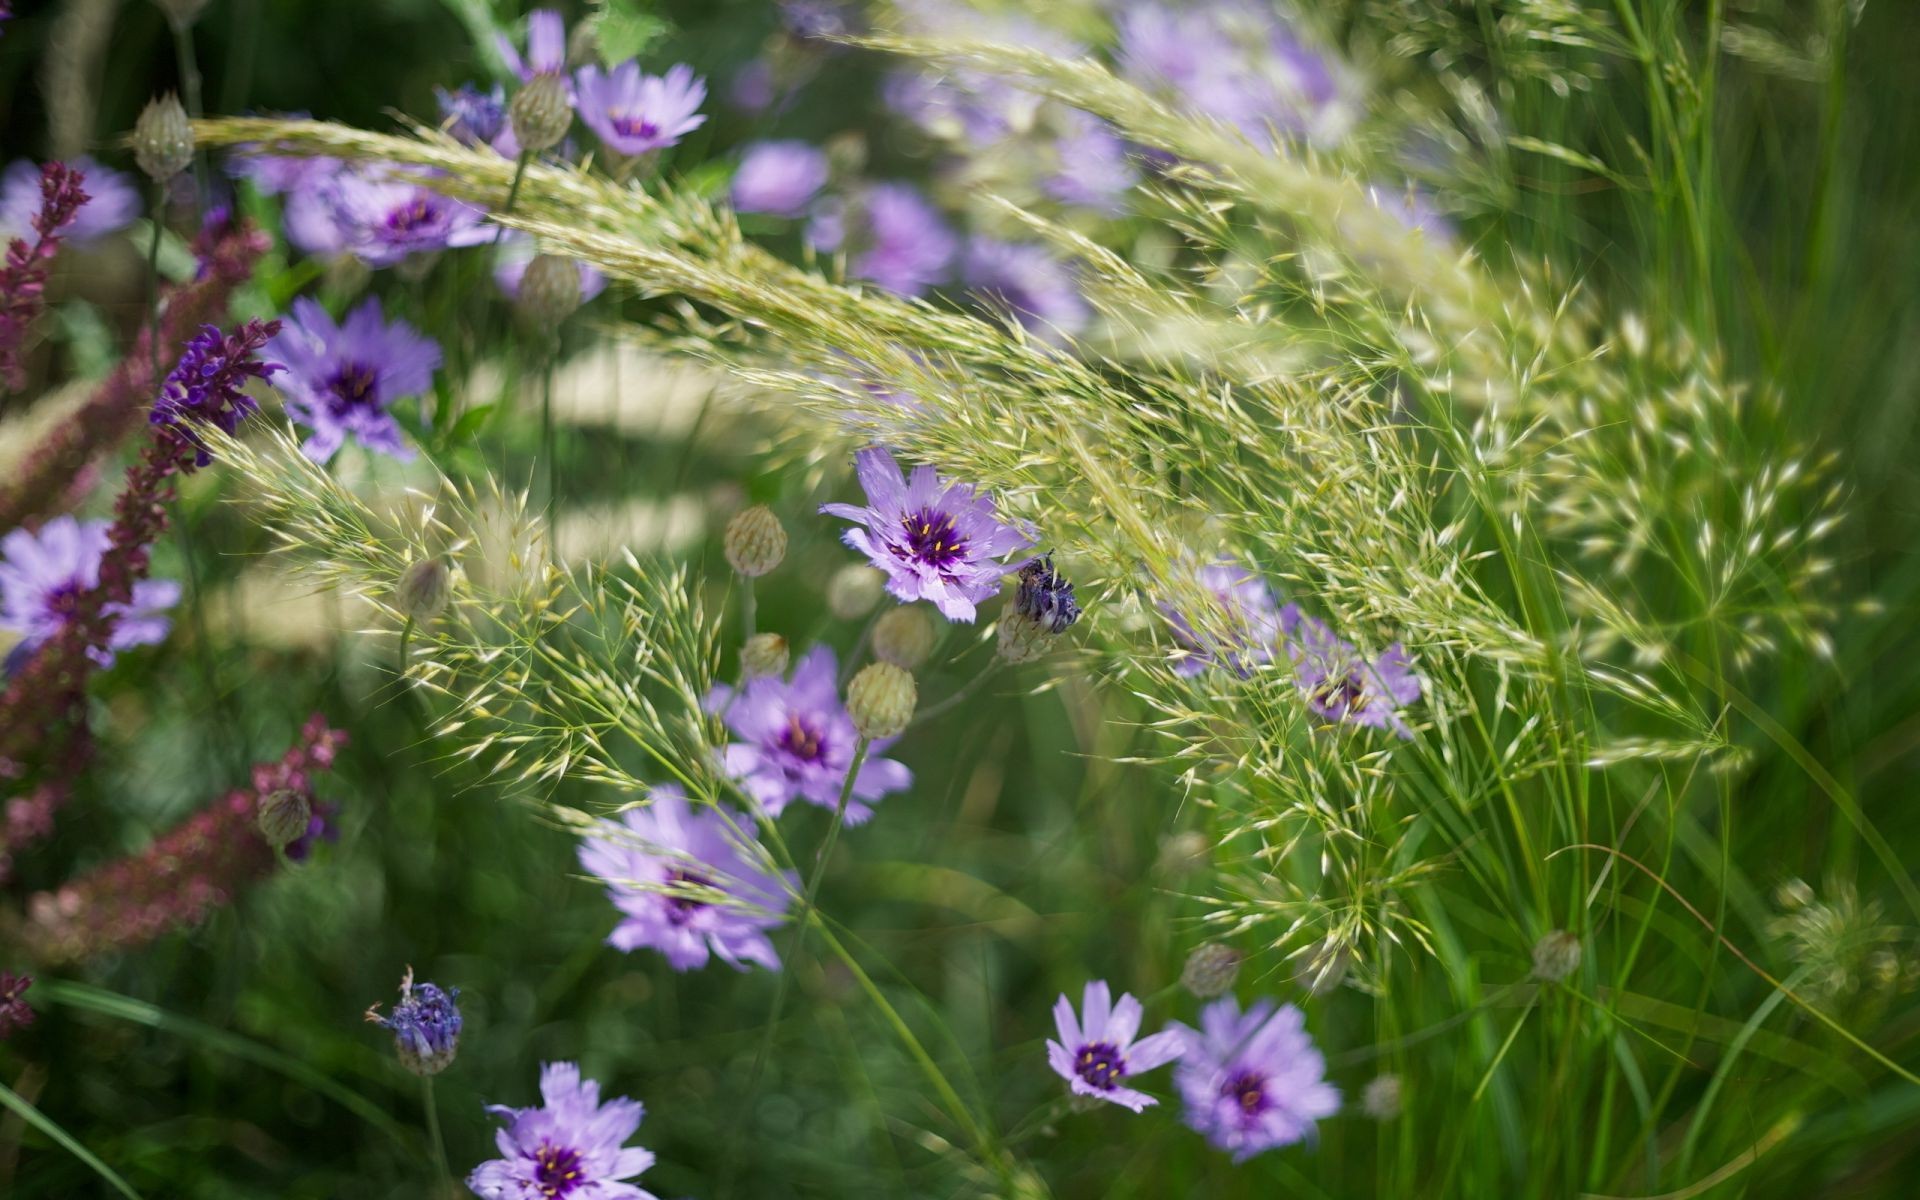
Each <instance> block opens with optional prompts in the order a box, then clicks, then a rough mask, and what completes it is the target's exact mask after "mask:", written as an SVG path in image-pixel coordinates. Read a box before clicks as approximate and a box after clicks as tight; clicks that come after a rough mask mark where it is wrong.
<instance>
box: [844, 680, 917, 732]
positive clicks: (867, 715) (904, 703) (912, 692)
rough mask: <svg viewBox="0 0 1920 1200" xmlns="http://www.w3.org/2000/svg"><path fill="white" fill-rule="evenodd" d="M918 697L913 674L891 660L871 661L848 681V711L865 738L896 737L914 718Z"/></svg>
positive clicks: (856, 727) (854, 724)
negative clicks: (889, 661) (850, 681)
mask: <svg viewBox="0 0 1920 1200" xmlns="http://www.w3.org/2000/svg"><path fill="white" fill-rule="evenodd" d="M919 699H920V692H919V689H918V688H916V687H915V686H914V683H913V676H911V675H909V674H907V673H906V672H905V671H902V670H901V669H900V668H899V667H896V666H894V665H893V664H892V663H886V662H877V663H868V664H867V665H866V666H865V667H863V668H861V670H860V673H859V674H858V675H855V676H854V677H853V682H852V683H850V684H848V685H847V715H848V716H850V717H852V718H853V726H854V728H855V729H858V730H859V731H860V736H861V737H863V738H889V737H894V736H896V735H898V734H899V733H900V732H901V731H902V730H904V729H905V728H906V727H907V722H908V721H911V720H913V708H914V705H915V704H916V703H918V702H919Z"/></svg>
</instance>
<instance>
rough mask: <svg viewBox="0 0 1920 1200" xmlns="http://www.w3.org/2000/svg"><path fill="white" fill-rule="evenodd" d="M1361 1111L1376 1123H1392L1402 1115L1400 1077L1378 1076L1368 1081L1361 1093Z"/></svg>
mask: <svg viewBox="0 0 1920 1200" xmlns="http://www.w3.org/2000/svg"><path fill="white" fill-rule="evenodd" d="M1360 1109H1361V1111H1362V1112H1365V1113H1366V1114H1367V1115H1368V1116H1370V1117H1372V1118H1373V1119H1374V1120H1376V1121H1391V1120H1393V1119H1394V1118H1395V1117H1397V1116H1399V1115H1400V1077H1399V1076H1398V1075H1377V1076H1375V1077H1374V1078H1373V1079H1370V1080H1368V1081H1367V1086H1366V1090H1364V1091H1362V1092H1361V1093H1360Z"/></svg>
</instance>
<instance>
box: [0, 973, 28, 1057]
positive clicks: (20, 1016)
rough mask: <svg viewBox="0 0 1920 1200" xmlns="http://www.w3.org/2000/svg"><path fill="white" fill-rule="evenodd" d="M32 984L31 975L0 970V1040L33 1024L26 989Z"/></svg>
mask: <svg viewBox="0 0 1920 1200" xmlns="http://www.w3.org/2000/svg"><path fill="white" fill-rule="evenodd" d="M32 986H33V976H31V975H15V974H14V973H13V972H12V971H0V1041H5V1040H6V1039H7V1038H8V1036H9V1035H11V1034H12V1033H13V1031H14V1030H16V1029H25V1028H26V1027H27V1026H29V1025H31V1024H33V1009H32V1007H30V1006H29V1005H28V1004H27V989H28V988H30V987H32Z"/></svg>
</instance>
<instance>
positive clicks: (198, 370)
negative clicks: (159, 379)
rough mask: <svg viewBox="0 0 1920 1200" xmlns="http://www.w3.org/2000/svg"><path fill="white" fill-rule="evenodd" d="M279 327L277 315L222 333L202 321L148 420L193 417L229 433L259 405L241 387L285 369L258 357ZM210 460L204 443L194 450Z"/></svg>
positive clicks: (180, 422) (202, 460) (198, 458)
mask: <svg viewBox="0 0 1920 1200" xmlns="http://www.w3.org/2000/svg"><path fill="white" fill-rule="evenodd" d="M279 332H280V322H278V321H258V320H254V321H248V322H247V323H246V324H245V325H242V326H241V327H240V328H239V329H238V330H236V331H235V332H234V333H233V334H232V335H231V336H223V335H222V334H221V332H220V329H219V327H218V326H216V325H203V326H201V327H200V332H199V333H198V334H196V335H195V336H194V338H193V340H192V341H190V342H188V343H187V345H186V349H184V350H182V351H181V352H180V361H179V362H178V363H176V364H175V365H174V368H173V372H172V374H170V375H168V376H167V379H166V382H165V383H164V384H162V385H161V388H160V398H159V399H158V400H156V401H154V404H153V411H152V412H151V413H150V414H148V416H147V421H148V423H149V424H152V425H173V426H184V425H186V423H187V418H192V419H194V420H197V421H205V422H206V423H208V424H210V425H217V426H219V427H220V428H221V429H222V430H224V431H226V432H227V433H232V432H234V431H235V430H237V429H238V428H239V427H240V421H241V419H242V418H244V417H248V416H251V415H253V414H254V413H256V412H258V411H260V405H259V404H258V403H257V402H256V401H255V400H254V398H253V397H251V396H249V395H247V394H246V393H245V392H243V391H241V390H240V389H241V388H243V387H245V386H246V385H247V381H248V380H250V379H266V378H267V377H269V376H271V375H274V374H277V373H278V372H281V371H284V370H286V367H284V366H282V365H281V364H279V363H277V362H262V361H260V359H259V358H258V357H257V356H258V354H259V352H260V351H261V350H262V349H263V348H265V346H266V345H267V343H268V342H269V341H271V340H272V339H273V337H274V336H275V335H276V334H278V333H279ZM211 461H213V460H212V456H211V455H209V454H208V453H207V452H206V451H205V450H204V449H202V450H200V451H199V452H198V453H197V454H196V455H195V456H194V462H195V463H196V464H197V465H199V466H202V467H204V466H206V465H207V464H208V463H209V462H211Z"/></svg>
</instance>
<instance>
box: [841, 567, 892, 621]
mask: <svg viewBox="0 0 1920 1200" xmlns="http://www.w3.org/2000/svg"><path fill="white" fill-rule="evenodd" d="M886 583H887V577H886V576H884V575H882V574H881V573H880V572H878V571H876V570H874V569H873V568H872V567H869V566H867V565H865V564H864V563H854V564H851V565H849V566H844V567H841V568H840V569H839V570H838V571H835V572H834V573H833V578H832V579H830V580H828V581H827V611H828V612H830V613H832V614H833V615H834V616H836V617H838V618H840V619H841V620H842V621H851V620H853V619H854V618H856V617H864V616H866V615H867V614H868V613H870V612H872V611H873V606H874V605H876V604H878V603H880V595H881V592H882V590H883V589H884V588H885V587H886Z"/></svg>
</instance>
